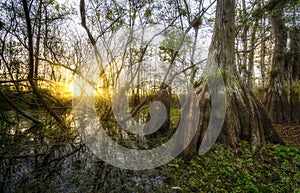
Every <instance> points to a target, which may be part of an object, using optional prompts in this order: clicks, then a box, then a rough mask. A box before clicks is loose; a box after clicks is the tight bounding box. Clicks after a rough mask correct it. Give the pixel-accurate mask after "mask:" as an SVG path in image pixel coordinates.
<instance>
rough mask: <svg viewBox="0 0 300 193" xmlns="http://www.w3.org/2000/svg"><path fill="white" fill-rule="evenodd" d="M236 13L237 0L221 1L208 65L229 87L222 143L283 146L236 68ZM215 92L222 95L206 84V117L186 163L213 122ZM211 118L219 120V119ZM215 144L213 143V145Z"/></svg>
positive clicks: (202, 102)
mask: <svg viewBox="0 0 300 193" xmlns="http://www.w3.org/2000/svg"><path fill="white" fill-rule="evenodd" d="M234 13H235V0H218V1H217V11H216V23H215V28H214V34H213V39H212V43H211V46H210V49H209V54H212V58H213V60H212V61H211V60H208V62H211V63H208V64H207V65H209V66H210V65H217V67H218V68H219V69H221V71H222V75H223V79H224V82H225V87H226V91H225V92H226V96H227V106H226V107H227V112H226V115H225V122H224V125H223V128H222V131H221V134H220V136H219V138H218V139H219V140H220V141H221V142H223V143H225V144H228V145H230V146H232V147H237V145H238V144H239V143H240V142H241V140H246V141H249V142H250V144H251V146H252V147H254V146H255V147H260V146H262V145H264V144H265V143H266V140H272V141H275V142H282V140H281V139H280V138H279V137H278V135H277V133H276V132H275V131H274V129H273V127H272V123H271V120H270V118H269V116H268V114H267V111H266V110H265V108H264V106H263V105H262V104H261V103H260V102H259V100H258V99H257V98H256V97H255V96H254V94H253V93H252V92H251V91H250V90H248V88H247V86H246V85H245V84H244V82H242V80H241V79H240V77H239V76H238V73H237V70H236V66H235V64H234V60H235V53H234V42H235V29H234V28H235V26H234V17H235V15H234ZM216 90H217V89H216ZM212 92H215V93H214V94H218V93H220V92H222V91H220V90H217V91H213V90H212V91H209V89H208V86H207V83H206V85H205V86H204V87H203V89H202V91H201V92H200V96H199V103H200V108H201V113H202V115H200V124H199V128H198V131H197V133H196V136H195V137H194V138H193V141H192V143H191V144H190V145H189V146H188V147H187V148H186V149H185V150H184V152H183V157H184V159H186V160H189V159H190V158H191V156H192V155H193V154H194V153H195V152H196V149H197V148H198V147H199V146H200V144H201V141H203V137H204V135H205V134H206V131H207V128H208V123H209V120H210V119H209V118H210V113H209V112H211V105H210V104H211V100H210V97H207V96H208V95H209V93H212ZM211 116H216V117H218V115H211ZM206 135H207V134H206ZM209 135H210V134H208V136H209ZM211 138H213V137H211ZM212 140H213V139H212ZM211 142H212V143H213V141H211Z"/></svg>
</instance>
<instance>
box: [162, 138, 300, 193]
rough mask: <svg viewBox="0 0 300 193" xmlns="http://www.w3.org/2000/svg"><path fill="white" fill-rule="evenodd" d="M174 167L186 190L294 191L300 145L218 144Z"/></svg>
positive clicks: (298, 184) (299, 167)
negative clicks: (259, 146)
mask: <svg viewBox="0 0 300 193" xmlns="http://www.w3.org/2000/svg"><path fill="white" fill-rule="evenodd" d="M175 162H176V161H175ZM172 171H173V172H174V175H173V176H172V180H171V181H174V182H176V184H177V185H179V187H180V188H181V189H182V192H294V191H297V190H299V188H300V178H299V176H300V172H299V171H300V148H299V147H292V146H283V145H274V146H271V145H269V146H267V147H266V148H263V149H260V150H255V151H254V150H251V148H250V147H249V146H248V144H247V143H243V144H241V145H240V147H239V148H237V149H232V148H229V147H226V146H224V145H220V144H215V145H214V146H213V148H212V149H211V150H210V152H209V153H207V154H206V155H204V156H202V157H200V156H196V157H195V158H194V159H193V160H191V162H190V163H182V164H179V167H177V168H176V170H175V169H172ZM170 186H172V185H170ZM166 189H168V188H166ZM166 192H172V191H166Z"/></svg>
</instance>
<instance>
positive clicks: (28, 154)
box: [0, 111, 170, 192]
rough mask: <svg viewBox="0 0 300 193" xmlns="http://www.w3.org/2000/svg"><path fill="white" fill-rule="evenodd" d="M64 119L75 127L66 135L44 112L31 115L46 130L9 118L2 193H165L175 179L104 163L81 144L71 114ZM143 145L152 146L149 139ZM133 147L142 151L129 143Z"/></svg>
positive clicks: (1, 137) (1, 136) (0, 139)
mask: <svg viewBox="0 0 300 193" xmlns="http://www.w3.org/2000/svg"><path fill="white" fill-rule="evenodd" d="M61 113H62V115H63V116H65V119H66V121H67V122H68V123H69V125H70V128H69V129H67V130H63V129H61V128H60V127H58V126H57V125H56V123H55V121H54V120H53V119H52V118H51V116H50V115H49V114H47V113H45V112H43V111H32V112H28V114H31V115H32V116H34V117H36V118H38V119H39V120H42V122H43V124H42V125H34V124H32V123H31V122H30V121H28V120H25V119H23V118H22V117H21V116H19V115H18V114H16V113H15V112H6V116H7V117H8V119H9V120H10V122H11V123H6V122H4V121H2V122H1V131H0V132H1V133H0V145H1V150H0V192H121V191H122V192H161V191H162V190H161V187H162V185H163V184H164V183H165V181H166V180H168V178H169V177H168V175H170V174H167V173H164V172H161V171H160V168H157V169H152V170H144V171H132V170H124V169H119V168H116V167H113V166H111V165H109V164H107V163H105V162H103V161H101V160H100V159H98V158H97V157H95V156H94V155H93V154H92V153H91V151H90V150H89V149H88V148H87V147H86V146H85V145H84V144H83V143H82V141H81V138H80V136H79V135H78V132H77V130H76V129H75V128H74V121H73V120H72V119H73V116H72V113H66V112H61ZM109 128H110V129H109V131H110V132H112V133H114V134H113V135H114V136H119V137H117V138H122V139H123V141H124V140H125V141H132V140H129V139H130V138H131V137H130V136H129V135H128V134H127V133H123V132H122V131H121V132H120V129H118V128H117V126H116V125H114V124H110V125H109ZM135 140H137V139H135ZM138 142H140V143H138V144H141V145H140V146H144V147H145V146H147V143H145V140H144V139H138ZM128 146H131V147H132V148H135V147H137V146H135V145H134V144H129V143H128ZM138 146H139V145H138Z"/></svg>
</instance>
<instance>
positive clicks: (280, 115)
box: [264, 2, 299, 122]
mask: <svg viewBox="0 0 300 193" xmlns="http://www.w3.org/2000/svg"><path fill="white" fill-rule="evenodd" d="M284 5H285V3H284V2H283V3H281V4H277V5H276V6H275V7H274V10H272V11H271V12H270V22H271V25H272V29H273V33H274V40H275V45H274V50H273V60H272V66H271V74H270V82H269V88H268V92H267V94H266V96H265V99H264V101H265V105H266V108H267V110H268V112H269V114H270V116H271V118H272V120H273V121H274V122H290V121H299V116H298V117H294V115H293V110H292V109H293V108H294V107H293V106H294V105H293V104H295V103H298V102H299V99H298V97H295V93H294V89H293V82H294V80H292V79H291V78H290V77H291V69H292V68H293V64H292V63H293V61H291V60H290V59H289V58H290V57H288V55H287V54H288V53H287V48H286V47H287V32H288V30H287V27H286V26H285V20H284V14H283V11H284ZM292 41H293V37H292V39H291V44H292ZM292 55H293V54H292Z"/></svg>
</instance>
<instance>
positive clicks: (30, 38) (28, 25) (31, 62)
mask: <svg viewBox="0 0 300 193" xmlns="http://www.w3.org/2000/svg"><path fill="white" fill-rule="evenodd" d="M22 4H23V10H24V13H25V20H26V28H27V37H28V58H29V73H28V81H29V83H30V86H31V88H32V90H33V92H34V94H35V95H36V97H37V98H38V100H39V101H40V102H41V104H42V105H43V107H44V108H45V109H46V110H47V111H48V112H49V113H50V115H51V116H52V117H53V118H54V119H55V120H56V121H57V122H58V123H59V124H60V126H62V127H64V128H65V127H66V125H65V123H64V121H63V120H62V119H61V118H60V117H59V116H58V115H57V114H56V113H55V112H54V111H53V110H52V109H51V108H50V107H49V105H48V104H47V103H46V101H45V100H44V99H43V96H42V95H41V94H40V93H39V90H38V88H37V85H36V84H35V81H34V79H33V76H34V48H33V33H32V25H31V19H30V11H29V8H28V5H27V1H26V0H22Z"/></svg>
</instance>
